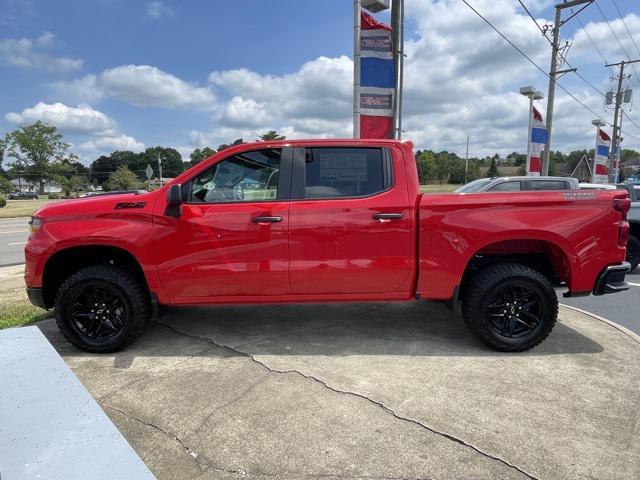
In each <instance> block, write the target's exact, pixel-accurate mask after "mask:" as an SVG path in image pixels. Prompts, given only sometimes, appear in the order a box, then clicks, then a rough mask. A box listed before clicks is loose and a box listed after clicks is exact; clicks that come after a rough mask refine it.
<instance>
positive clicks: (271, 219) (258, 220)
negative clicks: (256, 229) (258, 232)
mask: <svg viewBox="0 0 640 480" xmlns="http://www.w3.org/2000/svg"><path fill="white" fill-rule="evenodd" d="M251 221H252V222H253V223H279V222H281V221H282V217H281V216H279V215H275V216H264V217H253V218H252V219H251Z"/></svg>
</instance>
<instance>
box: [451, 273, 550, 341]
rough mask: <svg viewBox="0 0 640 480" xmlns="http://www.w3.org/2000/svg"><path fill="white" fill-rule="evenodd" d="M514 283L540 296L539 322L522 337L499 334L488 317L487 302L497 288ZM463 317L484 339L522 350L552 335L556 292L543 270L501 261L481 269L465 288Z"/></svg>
mask: <svg viewBox="0 0 640 480" xmlns="http://www.w3.org/2000/svg"><path fill="white" fill-rule="evenodd" d="M510 285H514V286H517V287H525V288H528V289H531V290H533V291H535V292H536V293H537V295H538V297H539V299H540V302H539V303H540V305H541V310H542V311H541V315H540V316H539V317H540V318H539V323H538V324H537V327H535V328H534V329H533V331H531V332H530V333H529V334H527V335H526V336H524V337H520V338H509V337H506V336H503V335H500V334H499V333H498V332H497V331H496V330H495V329H494V328H492V326H491V323H490V321H489V314H488V303H489V301H490V299H491V298H492V296H493V295H495V294H496V292H499V291H500V290H501V289H503V288H505V287H506V286H510ZM462 314H463V317H464V321H465V323H466V325H467V327H468V328H469V330H470V331H471V333H473V334H474V335H475V336H476V337H477V338H478V339H479V340H480V341H481V342H483V343H484V344H485V345H487V346H489V347H490V348H492V349H494V350H499V351H502V352H521V351H524V350H529V349H530V348H533V347H535V346H536V345H538V344H540V342H542V341H543V340H544V339H545V338H547V337H548V336H549V334H550V333H551V330H553V327H554V326H555V323H556V320H557V317H558V297H557V296H556V292H555V290H554V289H553V287H552V286H551V284H550V283H549V280H547V279H546V278H545V277H544V276H543V275H542V274H541V273H540V272H538V271H537V270H534V269H532V268H530V267H527V266H524V265H520V264H516V263H501V264H495V265H491V266H489V267H486V268H484V269H482V270H480V271H479V272H478V273H476V274H475V275H474V276H473V278H472V279H471V280H470V281H469V283H468V285H467V287H466V291H465V292H463V298H462Z"/></svg>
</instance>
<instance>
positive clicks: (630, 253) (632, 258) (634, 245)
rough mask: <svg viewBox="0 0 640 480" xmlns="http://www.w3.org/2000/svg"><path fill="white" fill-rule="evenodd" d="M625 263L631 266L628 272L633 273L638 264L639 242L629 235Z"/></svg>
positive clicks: (639, 256)
mask: <svg viewBox="0 0 640 480" xmlns="http://www.w3.org/2000/svg"><path fill="white" fill-rule="evenodd" d="M627 262H629V263H630V264H631V269H630V270H629V271H630V272H633V271H634V270H635V269H636V267H637V266H638V264H639V263H640V240H638V238H637V237H635V236H633V235H629V240H628V241H627Z"/></svg>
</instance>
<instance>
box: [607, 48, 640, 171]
mask: <svg viewBox="0 0 640 480" xmlns="http://www.w3.org/2000/svg"><path fill="white" fill-rule="evenodd" d="M636 62H640V59H638V60H627V61H626V62H625V61H624V60H622V61H621V62H618V63H610V64H608V65H605V67H620V72H619V73H618V90H617V91H616V97H615V102H616V106H615V109H614V113H613V134H612V135H611V150H610V151H609V183H611V182H613V181H614V172H613V169H614V167H615V158H616V155H617V153H618V145H619V144H620V123H621V122H622V119H621V118H620V123H618V119H619V117H622V114H621V109H622V95H623V92H622V81H623V80H624V79H625V76H624V66H625V65H629V64H631V63H636Z"/></svg>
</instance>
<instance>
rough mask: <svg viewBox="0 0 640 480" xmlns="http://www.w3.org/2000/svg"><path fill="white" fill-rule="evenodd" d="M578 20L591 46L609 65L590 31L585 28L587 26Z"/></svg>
mask: <svg viewBox="0 0 640 480" xmlns="http://www.w3.org/2000/svg"><path fill="white" fill-rule="evenodd" d="M576 20H577V21H578V24H579V25H580V27H582V31H583V32H584V33H585V35H586V36H587V38H588V39H589V41H590V42H591V45H593V48H595V49H596V52H598V55H600V58H602V60H603V61H604V63H605V65H606V64H607V63H609V62H608V61H607V59H606V58H604V55H603V54H602V52H601V51H600V49H599V48H598V46H597V45H596V42H594V41H593V38H591V35H589V31H588V30H587V29H586V28H585V26H584V25H583V24H582V22H581V21H580V18H578V17H576Z"/></svg>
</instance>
